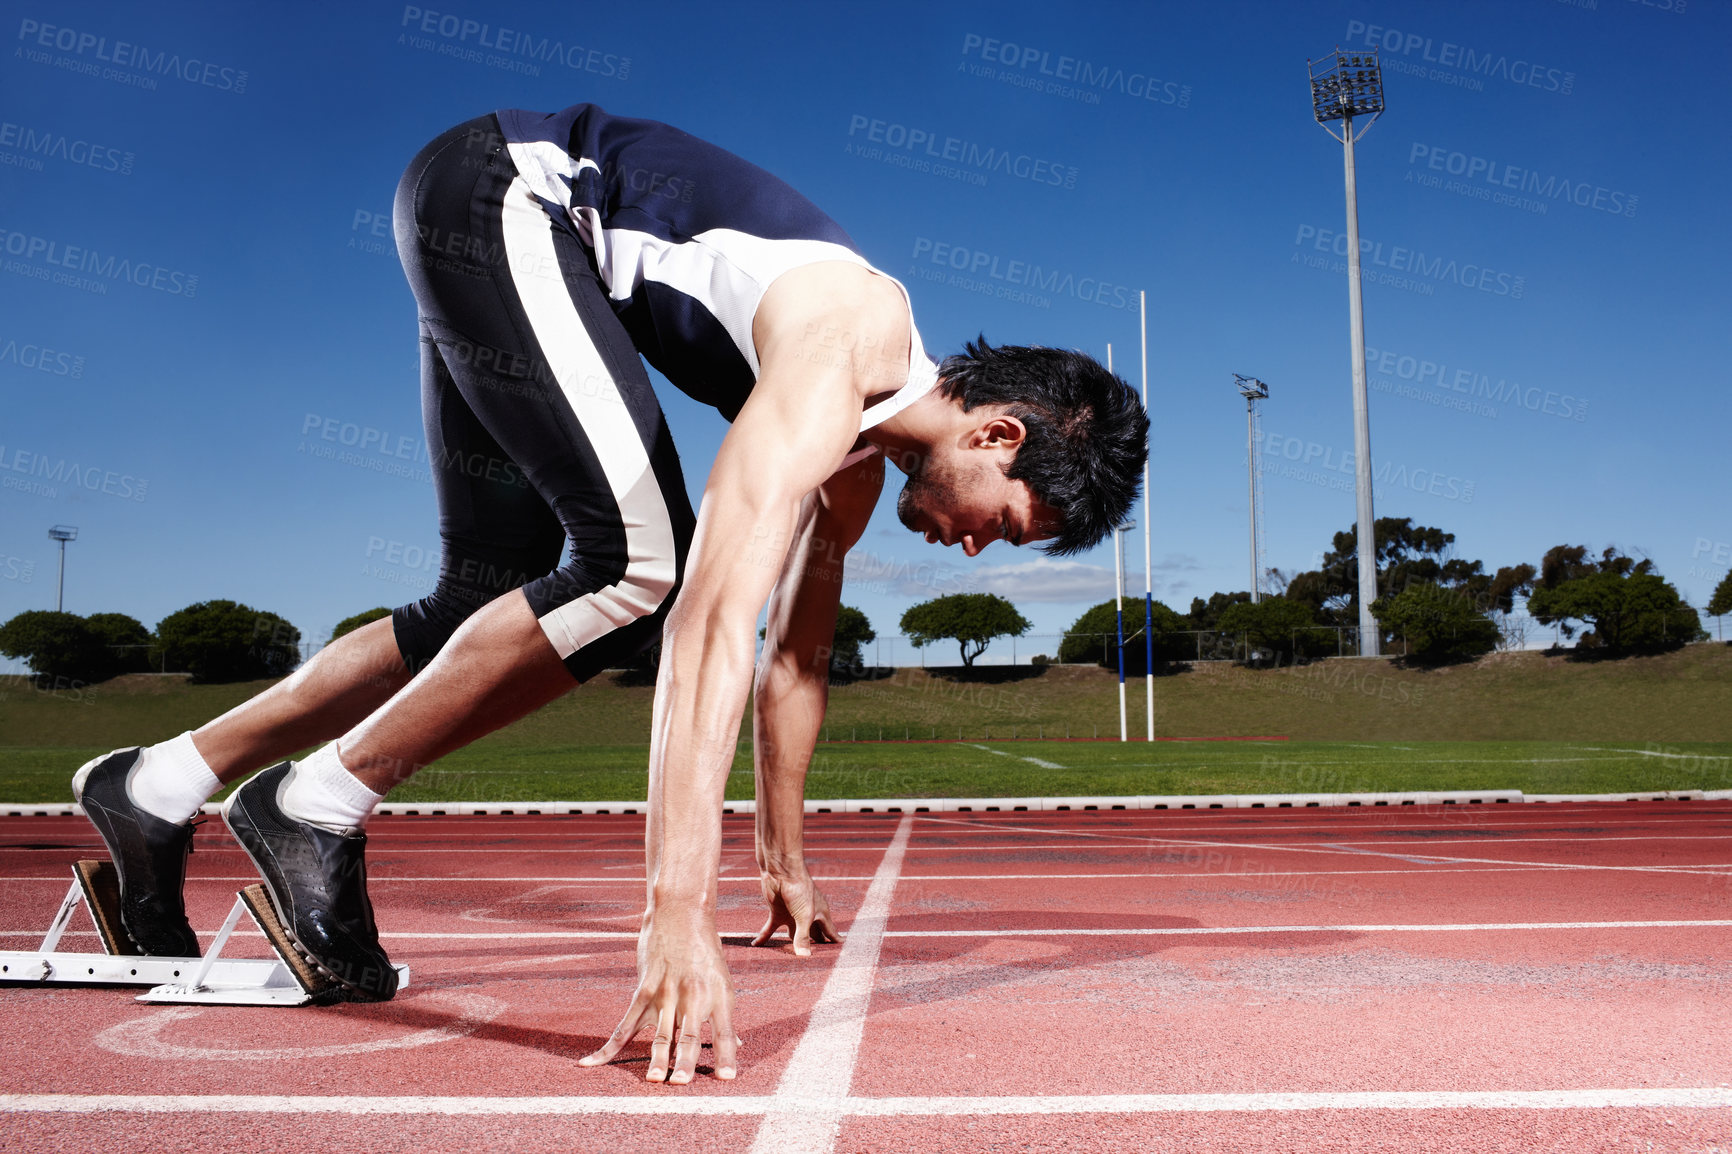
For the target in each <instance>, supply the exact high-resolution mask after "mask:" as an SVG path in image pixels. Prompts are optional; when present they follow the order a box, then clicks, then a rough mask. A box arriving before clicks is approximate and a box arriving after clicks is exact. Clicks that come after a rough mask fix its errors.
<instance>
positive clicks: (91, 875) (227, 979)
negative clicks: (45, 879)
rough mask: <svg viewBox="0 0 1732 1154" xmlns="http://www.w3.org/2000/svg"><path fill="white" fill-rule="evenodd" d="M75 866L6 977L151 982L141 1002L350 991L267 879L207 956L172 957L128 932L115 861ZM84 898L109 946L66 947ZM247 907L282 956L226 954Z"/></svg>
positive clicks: (327, 1000)
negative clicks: (38, 936)
mask: <svg viewBox="0 0 1732 1154" xmlns="http://www.w3.org/2000/svg"><path fill="white" fill-rule="evenodd" d="M72 872H73V875H74V879H73V882H72V885H71V887H70V888H69V889H68V890H67V893H66V897H65V898H64V899H62V901H61V903H60V911H59V912H58V913H57V914H55V916H54V920H53V922H52V923H51V924H50V925H49V927H48V932H47V934H46V935H45V936H44V937H43V939H42V944H41V945H40V946H39V947H38V948H36V949H34V950H0V983H29V984H31V985H47V984H59V983H68V984H75V985H117V986H150V987H151V989H149V990H147V991H146V992H145V993H143V994H140V995H139V996H138V999H137V1000H138V1001H140V1002H155V1003H164V1002H166V1003H171V1004H192V1005H230V1006H305V1005H329V1004H331V1003H332V1002H341V1001H345V1000H346V998H347V995H346V992H345V990H344V987H343V985H342V984H341V983H340V982H338V981H336V980H335V979H334V978H331V977H329V976H327V975H326V974H324V973H322V972H320V970H319V969H318V968H317V967H316V966H314V965H313V963H312V962H310V961H309V960H307V958H306V957H305V956H304V955H303V954H302V953H301V951H300V950H298V949H296V948H295V943H294V939H292V938H291V937H290V936H289V933H288V931H287V930H286V929H284V927H283V924H282V922H281V921H280V920H279V919H278V918H277V911H276V909H275V907H273V906H272V905H271V899H270V895H269V894H267V893H266V892H265V888H264V887H263V886H261V885H251V886H248V887H247V888H246V889H244V890H242V891H241V892H240V893H239V894H238V895H237V896H236V898H235V904H234V906H233V907H232V908H231V909H230V910H229V915H228V918H227V919H226V920H225V921H224V922H223V925H222V928H221V929H220V930H218V931H217V934H216V938H215V940H214V941H212V942H211V944H210V947H209V948H208V949H207V950H205V953H204V956H203V957H200V958H165V957H156V956H150V955H145V954H141V953H140V952H139V950H138V948H137V947H136V946H134V945H133V944H132V941H131V939H130V938H128V937H127V936H126V931H125V930H124V929H123V928H122V927H121V925H120V879H119V876H118V874H116V872H115V870H114V867H113V866H112V865H111V864H110V863H108V862H105V861H81V862H78V863H77V864H76V865H75V866H74V867H73V871H72ZM80 905H82V906H84V907H85V908H86V909H87V910H88V911H89V913H90V920H91V921H92V923H94V924H95V926H96V930H97V934H98V936H100V937H101V938H102V942H103V945H104V946H105V947H106V948H107V950H108V952H107V953H101V954H81V953H68V952H65V951H61V950H60V949H58V946H59V944H60V939H61V936H62V935H63V933H64V932H65V930H66V926H67V923H69V922H70V921H71V920H72V917H73V915H74V914H75V913H76V912H77V910H78V907H79V906H80ZM243 912H245V913H248V914H251V915H252V919H253V921H254V922H256V923H258V927H259V929H260V930H261V931H262V932H263V933H264V936H265V940H266V941H267V942H269V943H270V946H271V950H272V952H273V953H274V954H275V955H276V956H275V957H271V958H225V957H223V956H222V952H223V948H224V947H225V946H226V945H227V944H228V942H229V938H230V937H231V936H232V935H233V934H234V931H235V927H236V924H237V923H238V922H239V921H240V917H241V914H242V913H243ZM408 984H409V967H408V966H402V965H400V966H397V988H398V989H403V988H404V987H406V986H407V985H408Z"/></svg>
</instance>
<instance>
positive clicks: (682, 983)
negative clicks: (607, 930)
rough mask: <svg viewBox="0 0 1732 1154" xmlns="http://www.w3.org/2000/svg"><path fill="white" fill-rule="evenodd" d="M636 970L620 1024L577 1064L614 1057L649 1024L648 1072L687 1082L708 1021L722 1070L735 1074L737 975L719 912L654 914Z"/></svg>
mask: <svg viewBox="0 0 1732 1154" xmlns="http://www.w3.org/2000/svg"><path fill="white" fill-rule="evenodd" d="M637 971H638V983H637V992H636V993H635V994H633V995H632V1000H631V1006H630V1007H629V1008H628V1009H627V1010H626V1012H625V1017H623V1018H621V1019H620V1021H619V1027H618V1028H617V1029H615V1030H614V1032H613V1036H612V1037H610V1038H609V1039H608V1040H607V1044H606V1045H604V1046H603V1047H602V1048H601V1049H599V1050H597V1051H596V1052H595V1053H593V1054H591V1055H589V1056H588V1057H586V1058H582V1059H580V1060H579V1061H578V1065H580V1066H601V1065H605V1064H606V1063H608V1062H611V1061H613V1059H614V1058H615V1057H616V1056H617V1055H618V1054H619V1052H620V1051H621V1050H622V1049H624V1048H625V1046H626V1043H628V1042H630V1041H631V1040H632V1039H633V1038H635V1037H637V1035H638V1033H639V1032H640V1031H642V1030H643V1028H644V1027H645V1026H653V1027H655V1038H654V1041H653V1042H651V1044H650V1062H649V1071H648V1072H647V1073H646V1074H645V1075H644V1077H645V1078H646V1079H647V1080H648V1081H651V1082H662V1081H666V1082H668V1083H670V1084H672V1085H675V1086H680V1085H684V1084H685V1083H687V1082H690V1081H691V1080H692V1078H693V1077H694V1076H695V1074H696V1073H697V1066H698V1051H699V1050H700V1049H701V1048H702V1041H701V1038H700V1034H701V1031H702V1030H703V1025H704V1023H705V1022H709V1023H710V1027H711V1033H712V1037H713V1039H714V1042H713V1045H714V1049H715V1071H716V1077H718V1078H722V1079H728V1078H732V1077H733V1076H734V1074H735V1071H736V1070H737V1068H738V1067H737V1065H736V1062H735V1053H736V1051H737V1050H738V1049H739V1045H740V1039H739V1037H738V1036H737V1035H735V1033H734V982H733V978H732V976H731V975H730V974H729V973H728V963H727V959H726V958H724V957H722V945H721V939H720V938H718V937H717V936H716V927H715V922H714V919H713V918H710V917H701V916H691V917H685V918H677V917H676V918H668V917H665V916H664V917H662V918H660V919H658V918H656V917H655V916H654V915H653V914H652V915H651V916H650V917H649V919H648V921H647V923H646V924H645V926H644V928H643V932H642V933H641V934H639V935H638V961H637Z"/></svg>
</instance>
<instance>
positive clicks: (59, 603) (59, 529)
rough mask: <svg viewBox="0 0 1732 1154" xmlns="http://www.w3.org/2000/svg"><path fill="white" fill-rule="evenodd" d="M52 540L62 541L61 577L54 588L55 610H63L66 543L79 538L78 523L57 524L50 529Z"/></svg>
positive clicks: (64, 602) (57, 611)
mask: <svg viewBox="0 0 1732 1154" xmlns="http://www.w3.org/2000/svg"><path fill="white" fill-rule="evenodd" d="M48 539H49V540H50V541H58V542H60V578H59V580H58V581H57V582H56V584H55V588H54V612H56V613H60V612H63V611H64V610H63V608H62V607H63V606H64V605H65V604H66V543H67V542H68V541H76V540H78V526H77V525H55V526H54V527H53V528H51V529H49V530H48Z"/></svg>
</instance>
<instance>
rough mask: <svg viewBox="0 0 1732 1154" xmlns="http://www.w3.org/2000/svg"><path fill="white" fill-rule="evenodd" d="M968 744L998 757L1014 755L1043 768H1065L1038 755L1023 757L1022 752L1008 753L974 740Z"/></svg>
mask: <svg viewBox="0 0 1732 1154" xmlns="http://www.w3.org/2000/svg"><path fill="white" fill-rule="evenodd" d="M968 744H969V745H971V746H974V748H975V749H981V750H985V751H986V752H987V753H990V754H993V755H994V756H996V757H1014V758H1016V760H1018V761H1029V762H1033V763H1034V764H1035V765H1038V766H1040V767H1041V768H1042V769H1063V768H1064V766H1062V765H1060V764H1059V763H1058V762H1056V761H1042V760H1041V759H1040V758H1038V757H1023V756H1022V755H1021V754H1016V753H1006V752H1005V751H1004V750H1002V749H993V748H991V747H990V746H985V745H975V744H974V743H973V742H972V741H971V742H969V743H968Z"/></svg>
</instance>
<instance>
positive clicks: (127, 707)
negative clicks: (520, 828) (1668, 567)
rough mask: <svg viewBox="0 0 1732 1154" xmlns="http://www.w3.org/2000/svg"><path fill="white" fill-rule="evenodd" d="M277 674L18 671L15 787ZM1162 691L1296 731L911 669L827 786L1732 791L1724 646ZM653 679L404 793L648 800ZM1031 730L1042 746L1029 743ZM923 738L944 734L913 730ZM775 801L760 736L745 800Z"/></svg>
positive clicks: (1178, 677)
mask: <svg viewBox="0 0 1732 1154" xmlns="http://www.w3.org/2000/svg"><path fill="white" fill-rule="evenodd" d="M263 687H264V683H249V684H241V685H210V686H198V685H188V684H185V683H184V682H183V681H181V680H179V679H177V678H149V677H129V678H119V679H116V681H114V682H108V683H105V684H102V685H98V686H94V687H91V688H88V689H83V690H75V691H63V692H57V693H44V692H39V691H37V690H35V689H33V688H31V687H30V685H29V683H28V682H26V681H25V680H24V679H22V678H7V679H0V800H5V801H18V802H46V801H62V800H66V799H67V798H68V797H69V790H68V780H69V778H70V776H71V773H72V771H73V770H74V769H76V768H77V766H78V765H79V764H81V763H82V762H83V761H84V760H86V759H87V758H89V757H93V756H95V755H96V754H99V753H102V752H105V751H106V750H108V749H111V748H114V747H116V746H120V745H135V744H141V743H146V742H151V741H158V740H161V739H163V738H165V737H170V736H173V735H174V734H176V733H179V732H181V731H182V730H184V729H188V728H192V727H195V726H197V725H199V724H202V723H203V722H204V721H206V720H208V719H209V718H211V717H214V716H216V715H217V714H219V713H221V712H223V711H224V710H225V709H228V708H229V707H231V706H233V705H235V704H237V703H239V702H241V701H243V700H245V699H246V698H247V697H250V696H251V695H252V694H254V693H256V692H258V691H259V690H260V689H261V688H263ZM1155 687H1156V702H1157V707H1156V733H1157V735H1158V736H1169V737H1181V738H1205V737H1236V738H1260V737H1261V738H1270V737H1283V738H1286V740H1280V741H1257V740H1236V741H1195V740H1185V741H1159V742H1153V743H1150V742H1143V741H1133V742H1131V743H1129V744H1119V743H1117V742H1113V741H1099V742H1096V741H1056V740H1027V739H1030V738H1036V737H1044V738H1048V739H1050V738H1055V737H1061V736H1063V735H1065V734H1066V733H1067V732H1068V733H1069V734H1070V736H1072V737H1088V736H1091V735H1093V734H1094V733H1096V732H1099V733H1101V734H1105V735H1110V734H1114V733H1116V732H1117V727H1118V698H1117V686H1116V683H1115V680H1114V678H1113V676H1112V675H1111V674H1110V673H1108V672H1107V671H1105V670H1101V669H1095V668H1090V667H1077V666H1065V667H1062V668H1051V669H1047V670H1045V671H1044V672H1042V671H1037V670H1033V669H1030V668H1027V667H1018V668H1015V669H1000V670H981V671H977V672H976V673H974V674H969V675H961V674H958V673H956V672H954V671H930V672H928V671H923V670H918V669H914V670H898V671H896V672H895V673H894V674H893V675H889V676H886V677H883V678H881V679H878V680H867V681H859V682H855V683H853V684H851V685H847V686H836V687H834V688H833V689H832V690H831V699H830V709H829V713H828V725H827V732H826V736H827V737H828V738H829V740H826V741H824V742H822V743H821V744H820V745H819V746H818V749H817V752H816V754H815V756H814V758H813V762H812V767H811V773H810V776H809V779H808V783H807V795H808V796H809V797H817V798H843V797H855V798H871V797H907V796H927V797H946V796H948V797H986V796H997V797H1006V796H1055V795H1081V794H1095V795H1101V794H1107V795H1120V794H1157V793H1158V794H1175V793H1177V794H1192V793H1252V792H1255V793H1293V792H1300V793H1318V792H1341V791H1361V790H1410V789H1444V788H1450V789H1520V790H1523V791H1525V792H1528V793H1604V792H1617V791H1620V790H1644V791H1646V790H1662V789H1691V790H1701V789H1726V788H1732V649H1729V648H1727V647H1724V646H1718V645H1699V646H1692V647H1690V648H1688V649H1685V650H1682V651H1679V652H1676V653H1671V654H1665V655H1662V656H1658V657H1648V658H1634V659H1629V660H1625V661H1619V662H1600V663H1584V662H1574V661H1569V660H1567V659H1564V658H1561V657H1554V656H1546V655H1543V654H1538V653H1525V654H1513V655H1502V656H1497V657H1492V658H1488V659H1486V660H1484V661H1481V662H1479V663H1477V664H1475V665H1472V666H1461V667H1456V668H1452V669H1447V670H1441V671H1431V672H1424V671H1413V670H1402V669H1397V668H1394V667H1392V666H1390V665H1388V664H1387V663H1383V662H1358V661H1327V662H1322V663H1319V664H1317V665H1313V666H1306V667H1302V668H1300V669H1298V670H1262V671H1258V670H1247V669H1242V668H1238V667H1233V666H1225V665H1222V666H1199V667H1196V668H1194V669H1192V670H1190V671H1186V672H1182V673H1177V674H1174V675H1169V676H1162V677H1158V678H1156V680H1155ZM1131 688H1132V694H1131V710H1130V713H1131V717H1132V719H1133V725H1132V732H1133V735H1134V736H1136V737H1141V736H1142V716H1143V708H1142V705H1143V702H1142V684H1141V683H1140V682H1134V683H1133V684H1132V687H1131ZM651 692H652V691H651V688H650V687H649V686H647V685H644V684H635V683H632V682H631V680H630V679H626V678H618V677H612V676H608V677H603V678H599V679H597V681H595V682H593V683H591V684H590V685H587V686H585V687H584V688H583V689H581V690H579V691H578V692H577V693H574V694H572V695H570V696H569V697H567V698H565V699H563V700H561V701H558V702H555V703H554V704H553V705H550V706H548V707H547V708H546V709H543V710H541V711H539V712H538V713H536V714H534V715H532V716H530V717H528V718H525V719H524V720H523V721H521V722H519V723H517V724H516V725H513V726H511V727H509V728H507V729H505V730H502V731H500V732H499V733H496V734H494V735H492V736H490V737H488V738H486V739H484V740H482V741H479V742H477V743H475V744H474V745H472V746H470V747H469V748H467V749H464V750H461V751H459V752H458V753H455V754H453V755H451V756H449V757H447V758H445V759H443V760H442V761H440V762H439V763H438V764H437V765H435V766H433V767H431V768H429V769H427V770H424V771H423V772H422V773H421V774H420V775H419V776H417V777H416V778H415V779H414V780H412V781H410V782H408V783H406V784H405V785H403V786H400V787H399V788H398V789H397V790H396V791H394V792H393V794H392V799H393V800H402V801H519V800H566V801H599V800H610V801H611V800H635V799H640V798H642V797H643V796H644V788H645V766H646V763H647V761H648V752H649V751H648V746H647V744H646V742H645V735H646V734H647V732H648V728H649V713H650V695H651ZM1013 735H1014V736H1015V737H1016V738H1018V739H1021V740H1006V739H1007V738H1011V737H1012V736H1013ZM880 737H882V738H884V739H886V740H882V741H880V740H878V739H879V738H880ZM904 737H908V738H916V739H921V738H924V739H928V740H913V741H903V740H895V739H901V738H904ZM933 737H937V738H941V739H945V740H942V741H932V740H930V739H931V738H933ZM851 739H858V740H851ZM751 793H752V776H751V763H750V745H749V728H746V727H743V728H742V741H741V746H740V753H739V756H738V757H737V758H736V760H735V765H734V775H733V778H732V780H731V781H730V783H729V789H728V795H729V796H730V797H733V798H745V797H750V796H751Z"/></svg>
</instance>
